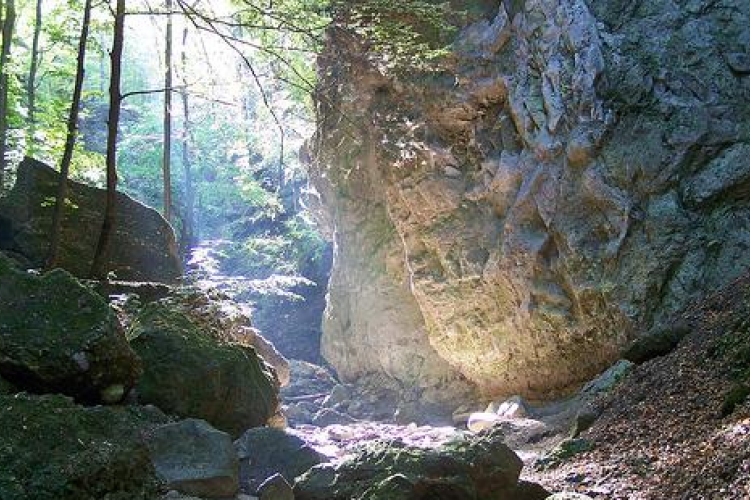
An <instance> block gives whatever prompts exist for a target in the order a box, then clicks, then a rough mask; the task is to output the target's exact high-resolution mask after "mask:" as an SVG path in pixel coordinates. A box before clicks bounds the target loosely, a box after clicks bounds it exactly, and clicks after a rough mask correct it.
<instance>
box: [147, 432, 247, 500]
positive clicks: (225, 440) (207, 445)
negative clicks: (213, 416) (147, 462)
mask: <svg viewBox="0 0 750 500" xmlns="http://www.w3.org/2000/svg"><path fill="white" fill-rule="evenodd" d="M147 443H148V448H149V454H150V457H151V462H152V463H153V465H154V469H155V470H156V474H157V475H158V477H159V479H161V480H162V481H163V482H164V483H165V484H166V485H167V487H169V488H172V489H174V490H177V491H179V492H181V493H185V494H188V495H195V496H198V497H208V498H222V497H224V498H225V497H231V496H233V495H234V494H235V493H237V490H238V488H239V475H238V471H239V469H238V465H239V464H238V461H237V454H236V453H235V451H234V445H233V444H232V438H231V437H230V436H229V434H227V433H226V432H221V431H218V430H216V429H214V428H213V427H211V426H210V425H209V424H208V423H207V422H206V421H204V420H197V419H192V418H191V419H187V420H182V421H180V422H175V423H170V424H165V425H162V426H160V427H157V428H155V429H153V430H152V431H151V432H150V433H149V434H148V438H147Z"/></svg>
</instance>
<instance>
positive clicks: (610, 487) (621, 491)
mask: <svg viewBox="0 0 750 500" xmlns="http://www.w3.org/2000/svg"><path fill="white" fill-rule="evenodd" d="M749 305H750V278H748V277H747V276H746V277H744V278H742V279H740V280H738V281H737V282H735V283H734V284H732V285H730V286H729V287H728V288H726V289H725V290H724V291H722V292H720V293H718V294H716V295H715V296H713V297H712V298H711V299H709V300H707V301H705V302H703V303H702V304H700V305H698V306H695V307H693V308H691V309H689V310H687V311H686V312H685V313H684V314H683V315H682V317H683V319H685V320H687V322H688V324H690V325H692V328H691V330H692V332H691V333H690V334H689V335H688V336H687V337H686V338H685V339H684V340H683V341H682V342H681V343H680V345H679V346H678V348H677V349H676V350H675V351H674V352H672V353H671V354H670V355H668V356H664V357H660V358H656V359H653V360H651V361H648V362H646V363H644V364H642V365H641V366H639V367H637V368H636V369H635V370H634V371H633V372H632V374H631V375H630V376H629V377H628V378H627V379H625V380H624V382H623V383H622V384H621V385H619V386H618V387H617V388H616V389H615V390H614V391H613V393H612V394H611V395H610V396H609V397H608V399H607V401H605V402H604V405H605V407H604V412H603V414H602V416H601V417H600V418H599V419H598V421H597V422H596V423H595V424H594V425H593V427H592V428H591V429H590V430H589V431H587V432H586V433H584V434H583V435H582V437H583V438H584V439H585V440H586V442H587V443H588V444H589V445H590V448H591V449H590V450H589V451H585V452H582V453H580V454H577V455H575V456H573V457H571V458H569V459H567V460H565V461H562V462H561V464H560V465H559V466H558V467H554V468H547V469H546V470H545V469H541V470H539V469H537V470H534V469H533V468H527V469H526V471H525V475H526V477H527V478H529V479H533V480H536V481H539V482H540V483H542V484H544V485H545V486H547V487H548V488H550V489H553V490H558V491H559V490H572V491H579V492H583V493H586V494H588V495H590V496H592V497H594V498H607V499H626V498H627V499H656V498H721V499H730V498H738V499H739V498H748V497H750V474H748V472H750V405H748V404H747V401H745V397H746V396H747V394H748V389H747V388H748V386H747V381H748V378H747V376H748V366H750V365H749V364H748V362H749V361H750V358H748V354H749V353H750V335H749V333H748V332H749V331H750V329H749V328H748V327H749V326H750V320H748V316H747V313H748V310H749V307H748V306H749Z"/></svg>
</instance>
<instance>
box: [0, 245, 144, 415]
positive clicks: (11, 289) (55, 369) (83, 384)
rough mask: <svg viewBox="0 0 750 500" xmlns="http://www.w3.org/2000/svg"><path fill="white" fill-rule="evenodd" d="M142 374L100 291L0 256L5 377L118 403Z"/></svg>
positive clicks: (37, 388) (0, 360)
mask: <svg viewBox="0 0 750 500" xmlns="http://www.w3.org/2000/svg"><path fill="white" fill-rule="evenodd" d="M139 372H140V365H139V361H138V358H137V357H136V355H135V353H134V352H133V351H132V349H131V348H130V346H129V345H128V342H127V340H126V339H125V335H124V334H123V332H122V328H121V326H120V324H119V322H118V320H117V318H116V316H115V314H114V313H113V311H112V310H111V309H110V308H109V306H108V305H107V304H106V302H105V301H104V300H103V299H102V298H101V297H100V296H98V295H97V294H95V293H94V292H92V291H91V290H90V289H88V288H87V287H85V286H83V285H82V284H81V283H80V282H79V281H78V280H76V279H75V278H74V277H73V276H71V275H70V274H69V273H68V272H66V271H63V270H61V269H56V270H53V271H51V272H49V273H47V274H45V275H42V276H37V275H33V274H29V273H26V272H23V271H20V270H17V269H15V268H14V267H13V265H12V264H11V262H10V260H9V259H7V258H5V257H4V256H2V254H0V375H2V376H3V377H4V378H5V379H7V380H8V381H9V382H11V383H12V384H14V385H16V386H17V387H18V388H20V389H24V390H28V391H31V392H40V393H46V392H51V393H62V394H67V395H69V396H73V397H75V398H77V399H79V400H82V401H86V402H99V401H104V402H107V403H113V402H117V401H119V400H120V399H122V397H123V396H124V395H125V394H126V393H127V391H128V390H129V389H130V388H131V387H132V386H133V385H134V383H135V380H136V378H137V377H138V374H139Z"/></svg>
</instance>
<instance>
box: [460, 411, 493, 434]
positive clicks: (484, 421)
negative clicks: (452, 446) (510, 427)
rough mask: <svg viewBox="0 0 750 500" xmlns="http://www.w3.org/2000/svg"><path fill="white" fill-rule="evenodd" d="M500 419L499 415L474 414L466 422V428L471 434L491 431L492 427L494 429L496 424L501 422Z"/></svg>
mask: <svg viewBox="0 0 750 500" xmlns="http://www.w3.org/2000/svg"><path fill="white" fill-rule="evenodd" d="M500 420H501V419H500V417H499V416H498V415H497V413H494V412H492V413H486V412H485V413H482V412H477V413H472V414H471V415H469V420H468V421H467V422H466V428H467V429H469V430H470V431H471V432H480V431H483V430H486V429H489V428H491V427H494V426H495V424H497V423H498V422H500Z"/></svg>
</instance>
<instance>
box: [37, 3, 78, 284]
mask: <svg viewBox="0 0 750 500" xmlns="http://www.w3.org/2000/svg"><path fill="white" fill-rule="evenodd" d="M39 4H41V0H40V1H39ZM39 4H37V5H39ZM90 24H91V0H86V4H85V5H84V7H83V24H82V25H81V37H80V38H79V40H78V61H77V63H76V80H75V85H74V87H73V99H72V101H71V103H70V112H69V114H68V132H67V136H66V138H65V150H64V151H63V157H62V160H61V161H60V179H59V180H58V182H57V198H56V200H55V211H54V213H53V214H52V229H51V232H50V244H49V253H48V254H47V263H46V267H47V269H52V268H53V267H55V266H56V265H57V259H58V254H59V253H60V235H61V233H62V220H63V214H64V213H65V199H66V198H67V196H68V176H69V174H70V162H71V161H72V160H73V148H74V147H75V144H76V139H77V138H78V111H79V110H80V108H81V92H82V90H83V77H84V74H85V62H86V40H88V37H89V25H90Z"/></svg>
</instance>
